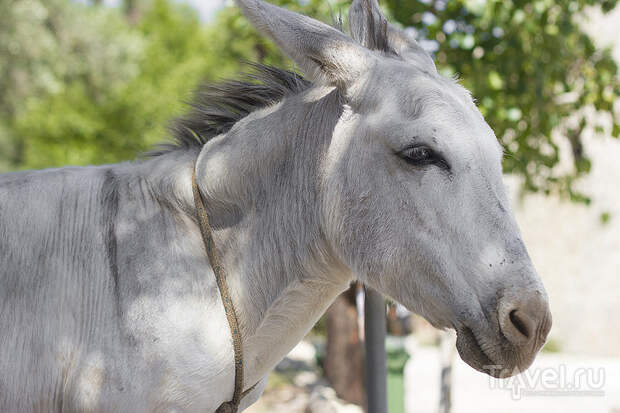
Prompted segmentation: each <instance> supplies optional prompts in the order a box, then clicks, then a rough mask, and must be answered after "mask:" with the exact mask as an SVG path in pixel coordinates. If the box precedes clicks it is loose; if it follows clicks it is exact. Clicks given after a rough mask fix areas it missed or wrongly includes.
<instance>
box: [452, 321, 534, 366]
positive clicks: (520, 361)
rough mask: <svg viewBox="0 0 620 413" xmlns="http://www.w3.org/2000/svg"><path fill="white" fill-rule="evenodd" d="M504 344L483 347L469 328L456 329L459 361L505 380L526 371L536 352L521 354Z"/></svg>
mask: <svg viewBox="0 0 620 413" xmlns="http://www.w3.org/2000/svg"><path fill="white" fill-rule="evenodd" d="M506 347H512V346H506V345H505V344H504V345H502V344H498V345H496V346H495V345H484V344H481V342H480V341H479V340H478V338H477V337H476V335H475V334H474V332H473V331H472V330H471V329H470V328H469V327H462V328H459V329H457V339H456V348H457V350H458V352H459V355H460V356H461V359H463V361H464V362H465V363H467V364H469V365H470V366H471V367H473V368H474V369H476V370H478V371H480V372H482V373H485V374H488V375H489V376H492V377H496V378H507V377H511V376H514V375H515V374H518V373H520V372H522V371H524V370H526V369H527V368H528V367H529V366H530V365H531V364H532V362H533V361H534V358H535V357H536V353H537V351H534V352H531V353H529V352H528V353H529V354H523V353H522V352H521V351H519V350H517V349H513V348H506Z"/></svg>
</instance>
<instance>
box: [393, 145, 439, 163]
mask: <svg viewBox="0 0 620 413" xmlns="http://www.w3.org/2000/svg"><path fill="white" fill-rule="evenodd" d="M400 156H401V158H403V159H404V160H405V161H407V162H408V163H411V164H414V165H428V164H431V163H435V160H436V158H437V157H436V155H435V152H433V150H432V149H431V148H429V147H428V146H413V147H411V148H407V149H404V150H403V151H401V152H400Z"/></svg>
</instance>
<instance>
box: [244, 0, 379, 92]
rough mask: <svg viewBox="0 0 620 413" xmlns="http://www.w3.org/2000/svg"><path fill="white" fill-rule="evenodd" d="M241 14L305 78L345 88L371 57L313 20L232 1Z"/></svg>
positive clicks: (258, 3)
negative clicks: (283, 54)
mask: <svg viewBox="0 0 620 413" xmlns="http://www.w3.org/2000/svg"><path fill="white" fill-rule="evenodd" d="M235 2H236V4H237V6H238V7H239V8H240V9H241V11H242V12H243V14H244V15H245V16H246V17H247V18H248V19H249V20H250V21H251V22H252V23H253V24H254V26H256V28H257V29H259V30H261V31H262V32H264V33H265V34H267V35H268V36H269V37H271V38H272V39H273V40H274V41H275V42H276V43H277V44H278V46H279V47H280V48H281V49H282V51H284V53H286V54H287V55H288V56H289V57H290V58H291V59H293V61H294V62H295V63H296V64H297V65H299V67H300V68H301V69H302V70H303V71H304V73H306V74H307V75H308V76H310V77H312V78H314V79H315V80H326V81H327V82H329V83H330V84H335V85H337V86H344V87H346V86H347V85H348V84H349V83H351V82H353V81H354V80H355V79H358V78H359V76H360V75H361V74H362V73H363V72H364V71H366V70H367V68H368V66H369V64H370V63H371V60H372V59H373V56H372V54H371V53H369V51H368V50H366V49H365V48H364V47H362V46H361V45H359V44H357V43H356V42H355V41H354V40H353V39H351V38H350V37H348V36H346V35H345V34H343V33H341V32H340V31H338V30H336V29H334V28H332V27H330V26H328V25H326V24H324V23H321V22H319V21H317V20H314V19H311V18H309V17H306V16H302V15H300V14H298V13H294V12H291V11H289V10H286V9H283V8H280V7H276V6H273V5H271V4H268V3H265V2H264V1H262V0H235Z"/></svg>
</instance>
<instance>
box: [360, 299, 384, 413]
mask: <svg viewBox="0 0 620 413" xmlns="http://www.w3.org/2000/svg"><path fill="white" fill-rule="evenodd" d="M364 319H365V321H364V335H365V342H366V394H367V396H368V413H387V411H388V406H387V367H386V360H385V357H386V354H385V334H386V327H385V300H384V298H383V296H382V295H381V294H379V293H378V292H376V291H374V290H372V289H371V288H370V287H366V299H365V300H364Z"/></svg>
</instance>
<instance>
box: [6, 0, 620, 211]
mask: <svg viewBox="0 0 620 413" xmlns="http://www.w3.org/2000/svg"><path fill="white" fill-rule="evenodd" d="M616 1H617V0H603V1H595V0H562V1H551V0H536V1H525V0H489V1H482V0H421V1H409V0H385V1H383V2H382V4H383V6H384V7H385V9H386V12H387V14H388V15H390V16H391V17H392V20H395V21H397V22H399V24H400V25H401V26H403V27H404V28H406V30H408V31H411V32H412V33H414V34H416V35H417V36H418V38H420V39H422V44H423V45H424V46H425V47H427V48H429V49H431V50H432V51H434V54H435V57H436V61H437V65H438V68H439V69H440V71H441V72H443V73H445V74H447V75H451V76H453V75H460V77H461V79H462V80H461V81H462V83H463V84H464V85H465V86H466V87H467V88H469V89H470V90H471V91H472V92H473V95H474V97H475V98H476V99H477V102H478V105H479V107H480V110H481V111H482V112H483V114H484V115H485V117H486V118H487V120H488V122H489V123H490V125H491V126H492V127H493V129H494V130H495V132H496V134H497V136H498V138H499V139H500V141H501V142H502V143H503V145H504V147H505V149H506V159H505V162H504V166H505V170H506V171H507V172H512V173H516V174H518V175H520V176H522V177H523V181H524V187H525V188H526V189H528V190H531V191H545V192H559V193H562V194H568V195H570V196H571V197H572V199H574V200H586V198H584V197H583V196H582V195H580V194H579V193H577V192H575V191H574V189H573V182H574V180H575V179H576V178H577V177H578V176H579V175H581V174H583V173H587V172H588V171H589V169H590V161H589V160H588V158H587V156H586V153H587V150H586V149H587V148H586V149H584V147H583V143H582V139H581V137H582V132H583V131H584V130H586V129H588V128H592V129H595V130H597V131H603V132H605V133H609V134H613V135H614V136H618V134H619V132H620V126H619V125H618V123H619V119H618V115H617V114H616V115H614V110H613V109H614V108H613V105H614V100H616V99H617V97H618V96H619V95H620V83H619V80H618V73H617V66H616V64H615V62H614V61H613V59H612V58H611V55H610V52H609V50H601V49H597V48H596V47H595V45H594V44H593V41H592V39H591V38H590V37H589V36H588V35H586V34H585V33H584V31H583V30H582V28H581V27H580V24H579V20H580V18H581V17H582V16H583V14H584V10H585V8H587V7H589V6H597V7H601V8H602V9H603V10H605V11H607V10H610V9H612V8H613V7H615V5H616ZM273 2H275V3H279V4H280V5H283V6H285V7H287V8H290V9H293V10H296V11H300V12H302V13H305V14H308V15H312V16H315V17H317V18H319V19H321V20H324V21H329V20H333V19H334V18H335V19H338V14H339V12H340V11H341V10H342V11H343V12H346V8H347V7H348V4H349V2H348V1H346V0H337V1H334V0H332V1H330V2H328V1H324V0H306V1H303V2H302V1H298V0H273ZM99 3H100V2H96V1H91V2H89V3H87V4H84V3H78V2H75V1H70V0H6V1H4V2H1V3H0V56H1V58H0V88H1V90H2V93H1V94H0V145H2V148H3V151H2V152H1V153H0V169H4V170H6V169H20V168H39V167H48V166H59V165H65V164H77V165H83V164H89V163H105V162H116V161H119V160H126V159H131V158H133V157H135V156H136V154H137V153H139V152H141V151H144V150H145V149H147V148H148V147H149V146H150V145H152V144H153V143H155V142H158V141H161V140H162V139H165V134H166V132H165V130H164V127H165V125H166V124H167V121H168V120H169V119H170V118H171V117H173V116H175V115H176V114H178V113H180V112H182V111H183V110H184V106H183V104H182V102H183V101H186V100H188V99H189V97H190V94H191V91H192V89H193V88H194V87H195V86H196V84H197V83H198V82H199V81H200V80H201V79H204V78H206V79H210V80H216V79H219V78H222V77H227V76H232V75H233V74H234V73H235V72H237V71H238V70H239V69H240V68H241V64H242V63H241V62H242V61H262V62H264V63H271V64H276V65H284V66H289V67H291V63H290V62H289V61H288V60H287V59H285V58H284V57H283V56H282V55H281V54H280V53H279V52H278V50H277V49H276V47H275V46H274V45H273V44H272V43H271V42H269V41H268V40H266V39H265V38H264V37H263V36H260V35H258V34H257V33H256V31H255V30H254V29H253V28H252V27H251V26H250V24H249V23H248V22H247V21H246V20H245V19H243V18H241V17H240V15H239V13H238V11H237V10H236V9H235V8H233V7H227V8H225V9H223V10H222V11H221V12H220V13H219V14H218V16H217V17H216V19H215V20H214V21H212V22H210V23H209V24H203V23H201V22H200V21H199V20H198V17H197V14H196V13H195V12H194V11H193V10H191V9H189V8H188V7H187V6H184V5H181V4H179V3H177V2H174V1H172V0H125V1H124V2H123V4H122V6H121V7H118V8H109V7H104V6H101V5H100V4H99ZM334 15H335V17H334ZM345 20H346V18H345ZM345 24H346V21H345ZM562 146H568V147H569V148H570V149H571V150H570V151H569V155H571V156H572V158H571V159H572V162H570V164H571V168H569V169H566V168H564V169H561V170H560V169H558V168H557V165H558V163H559V155H560V147H562Z"/></svg>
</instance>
